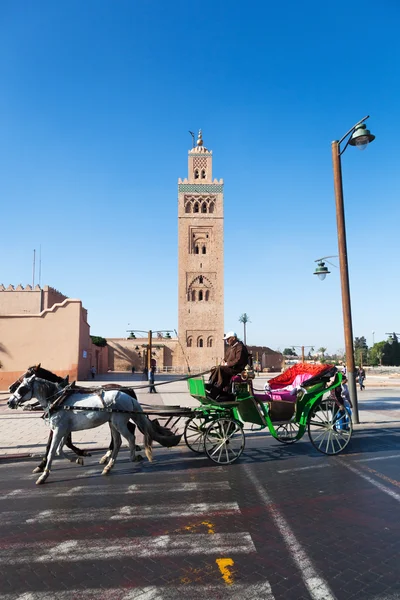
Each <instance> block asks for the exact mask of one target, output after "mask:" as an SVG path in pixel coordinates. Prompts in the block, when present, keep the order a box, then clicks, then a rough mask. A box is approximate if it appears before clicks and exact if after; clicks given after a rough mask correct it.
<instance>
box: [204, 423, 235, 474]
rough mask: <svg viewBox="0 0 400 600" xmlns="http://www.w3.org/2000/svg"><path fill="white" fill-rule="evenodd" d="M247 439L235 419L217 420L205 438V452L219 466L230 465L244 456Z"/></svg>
mask: <svg viewBox="0 0 400 600" xmlns="http://www.w3.org/2000/svg"><path fill="white" fill-rule="evenodd" d="M244 446H245V437H244V433H243V429H242V426H241V425H240V423H238V422H237V421H234V420H233V419H217V420H215V421H213V422H212V423H211V425H210V426H209V427H208V429H207V431H206V434H205V436H204V450H205V451H206V454H207V456H208V458H211V460H212V461H214V462H215V463H218V464H219V465H229V464H230V463H233V462H235V460H237V459H238V458H239V457H240V455H241V454H242V452H243V450H244Z"/></svg>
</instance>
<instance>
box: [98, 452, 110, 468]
mask: <svg viewBox="0 0 400 600" xmlns="http://www.w3.org/2000/svg"><path fill="white" fill-rule="evenodd" d="M107 459H108V456H107V454H106V455H105V456H103V457H102V458H101V459H100V460H99V465H104V463H106V462H107Z"/></svg>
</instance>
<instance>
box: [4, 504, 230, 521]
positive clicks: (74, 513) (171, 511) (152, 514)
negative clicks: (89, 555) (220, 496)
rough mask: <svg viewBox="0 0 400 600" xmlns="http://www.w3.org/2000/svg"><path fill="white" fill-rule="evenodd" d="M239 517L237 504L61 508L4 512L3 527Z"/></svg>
mask: <svg viewBox="0 0 400 600" xmlns="http://www.w3.org/2000/svg"><path fill="white" fill-rule="evenodd" d="M218 514H224V515H231V516H235V515H239V514H240V509H239V506H238V504H237V502H213V503H210V502H197V503H186V504H172V505H171V504H155V505H148V506H134V505H129V506H122V507H120V508H119V509H118V510H114V511H113V510H112V509H110V508H98V509H96V510H95V511H94V512H93V511H91V510H82V509H69V510H67V511H65V510H64V509H61V508H56V509H49V510H43V511H40V512H36V513H34V512H30V511H21V510H18V511H3V512H2V513H1V519H0V527H4V526H10V525H13V524H19V523H21V522H23V521H24V520H25V523H27V524H29V525H31V524H33V523H47V524H51V523H70V522H71V523H72V522H74V523H79V522H81V523H82V522H87V521H104V522H106V521H132V520H135V519H169V518H177V517H207V516H210V515H218Z"/></svg>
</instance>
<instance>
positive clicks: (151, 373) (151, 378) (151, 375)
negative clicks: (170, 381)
mask: <svg viewBox="0 0 400 600" xmlns="http://www.w3.org/2000/svg"><path fill="white" fill-rule="evenodd" d="M155 372H156V367H155V366H154V365H153V366H152V367H151V368H150V371H149V393H150V394H153V393H154V394H157V390H156V388H155V386H154V374H155Z"/></svg>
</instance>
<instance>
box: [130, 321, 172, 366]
mask: <svg viewBox="0 0 400 600" xmlns="http://www.w3.org/2000/svg"><path fill="white" fill-rule="evenodd" d="M154 331H157V332H158V333H172V329H156V330H154ZM127 332H128V333H131V334H135V333H147V359H145V360H143V363H144V364H145V365H146V363H147V369H148V371H150V369H151V357H152V350H153V330H152V329H149V330H148V331H145V330H144V329H127Z"/></svg>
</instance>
